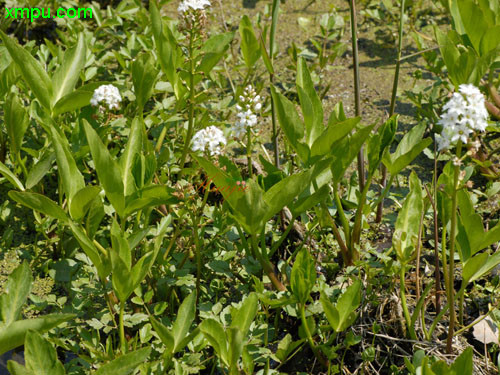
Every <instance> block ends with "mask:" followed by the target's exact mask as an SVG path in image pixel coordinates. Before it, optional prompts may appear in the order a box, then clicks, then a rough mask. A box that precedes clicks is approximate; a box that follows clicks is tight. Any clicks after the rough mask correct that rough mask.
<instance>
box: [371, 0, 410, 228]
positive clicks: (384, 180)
mask: <svg viewBox="0 0 500 375" xmlns="http://www.w3.org/2000/svg"><path fill="white" fill-rule="evenodd" d="M404 15H405V0H401V11H400V14H399V40H398V59H397V60H396V71H395V72H394V82H393V84H392V96H391V106H390V108H389V118H390V117H392V115H394V112H395V110H396V95H397V92H398V83H399V71H400V68H401V53H402V49H403V26H404ZM381 172H382V179H381V182H380V185H381V189H383V188H385V186H386V184H387V167H386V166H385V165H382V171H381ZM383 209H384V198H383V197H382V200H381V201H380V203H379V205H378V207H377V217H376V218H375V222H376V223H380V222H381V221H382V213H383Z"/></svg>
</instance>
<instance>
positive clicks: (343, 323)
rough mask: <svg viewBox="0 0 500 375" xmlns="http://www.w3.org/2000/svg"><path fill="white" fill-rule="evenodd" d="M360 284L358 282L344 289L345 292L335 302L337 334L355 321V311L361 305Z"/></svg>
mask: <svg viewBox="0 0 500 375" xmlns="http://www.w3.org/2000/svg"><path fill="white" fill-rule="evenodd" d="M362 286H363V285H362V283H361V281H359V280H356V281H354V283H353V284H352V285H351V286H350V287H349V288H347V289H346V291H345V292H344V293H343V294H342V295H341V296H340V297H339V299H338V300H337V305H336V307H337V311H338V312H339V323H338V326H337V328H336V331H337V332H342V331H345V330H346V329H347V328H348V327H349V326H350V325H351V324H352V323H354V320H355V319H356V315H355V314H354V312H355V310H356V309H357V308H358V307H359V304H360V303H361V287H362Z"/></svg>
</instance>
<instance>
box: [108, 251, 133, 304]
mask: <svg viewBox="0 0 500 375" xmlns="http://www.w3.org/2000/svg"><path fill="white" fill-rule="evenodd" d="M111 264H112V265H113V272H112V274H111V281H112V283H113V289H114V291H115V293H116V296H117V297H118V299H119V300H120V301H121V302H125V301H127V299H128V297H130V295H131V294H132V292H133V291H134V289H135V288H134V280H133V278H132V273H131V271H129V270H128V269H127V264H126V263H125V261H124V260H123V259H122V258H121V257H119V256H118V255H117V254H115V252H114V251H112V252H111Z"/></svg>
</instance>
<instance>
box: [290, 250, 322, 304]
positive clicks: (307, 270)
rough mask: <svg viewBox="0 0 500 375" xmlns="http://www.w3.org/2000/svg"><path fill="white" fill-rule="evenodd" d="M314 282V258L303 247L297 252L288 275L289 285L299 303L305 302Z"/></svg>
mask: <svg viewBox="0 0 500 375" xmlns="http://www.w3.org/2000/svg"><path fill="white" fill-rule="evenodd" d="M315 282H316V267H315V261H314V258H313V257H312V256H311V255H310V254H309V251H307V250H306V249H305V248H303V249H302V250H301V251H299V253H298V254H297V257H296V258H295V262H294V263H293V267H292V274H291V276H290V287H291V288H292V292H293V294H294V296H295V297H296V298H297V300H298V301H299V303H302V304H304V303H306V302H307V300H308V299H309V295H310V293H311V291H312V289H313V287H314V283H315Z"/></svg>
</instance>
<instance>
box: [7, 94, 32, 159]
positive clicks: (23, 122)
mask: <svg viewBox="0 0 500 375" xmlns="http://www.w3.org/2000/svg"><path fill="white" fill-rule="evenodd" d="M4 113H5V115H4V121H5V126H6V128H7V134H8V135H9V139H10V151H11V153H12V155H18V154H19V152H20V151H21V146H22V144H23V137H24V134H25V133H26V130H27V129H28V125H29V117H28V113H27V112H26V109H25V108H24V106H23V105H22V104H21V102H20V101H19V99H18V98H17V95H15V94H14V93H10V94H9V95H8V96H7V100H6V101H5V105H4Z"/></svg>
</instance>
